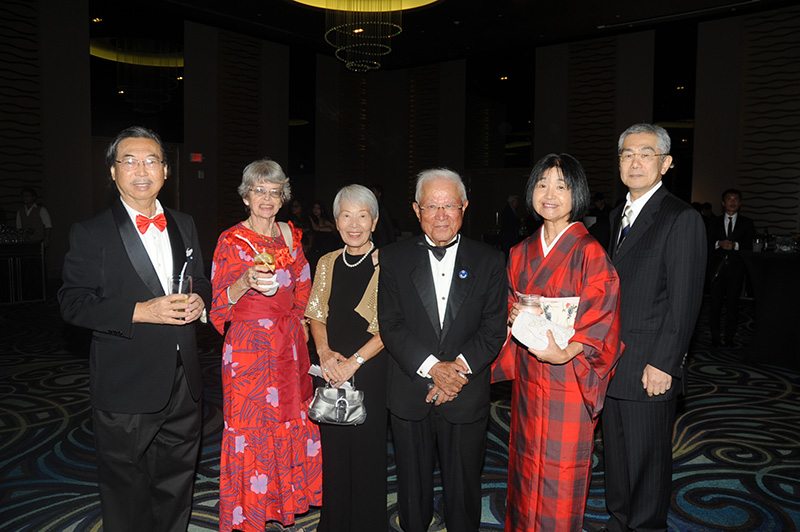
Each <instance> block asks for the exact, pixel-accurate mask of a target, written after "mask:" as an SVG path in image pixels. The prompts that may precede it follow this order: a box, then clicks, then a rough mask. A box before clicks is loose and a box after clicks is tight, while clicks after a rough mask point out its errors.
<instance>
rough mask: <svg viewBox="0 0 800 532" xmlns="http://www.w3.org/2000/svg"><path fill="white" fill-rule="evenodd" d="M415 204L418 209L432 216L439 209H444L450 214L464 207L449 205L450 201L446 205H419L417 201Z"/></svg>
mask: <svg viewBox="0 0 800 532" xmlns="http://www.w3.org/2000/svg"><path fill="white" fill-rule="evenodd" d="M417 205H418V206H419V210H421V211H422V212H423V213H426V214H428V215H430V216H434V215H435V214H436V213H437V212H439V209H444V212H445V213H447V214H451V215H452V214H455V213H457V212H458V211H460V210H461V209H463V208H464V206H463V205H451V204H450V203H448V204H447V205H433V204H431V205H420V204H419V203H417Z"/></svg>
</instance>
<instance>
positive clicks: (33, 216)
mask: <svg viewBox="0 0 800 532" xmlns="http://www.w3.org/2000/svg"><path fill="white" fill-rule="evenodd" d="M20 194H21V196H22V203H24V205H23V207H22V208H21V209H20V210H18V211H17V229H30V230H31V231H33V233H32V235H31V237H30V241H31V242H42V243H43V244H44V247H48V246H49V245H50V231H51V230H52V228H53V224H52V223H51V222H50V213H48V212H47V209H45V208H44V207H41V206H39V205H37V204H36V191H35V190H34V189H33V188H32V187H23V188H22V192H21V193H20Z"/></svg>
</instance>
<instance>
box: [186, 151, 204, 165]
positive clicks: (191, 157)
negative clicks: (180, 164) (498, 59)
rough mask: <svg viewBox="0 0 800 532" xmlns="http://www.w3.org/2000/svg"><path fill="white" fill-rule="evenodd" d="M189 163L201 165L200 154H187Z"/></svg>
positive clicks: (201, 155) (201, 157) (201, 158)
mask: <svg viewBox="0 0 800 532" xmlns="http://www.w3.org/2000/svg"><path fill="white" fill-rule="evenodd" d="M189 162H192V163H202V162H203V154H202V153H190V154H189Z"/></svg>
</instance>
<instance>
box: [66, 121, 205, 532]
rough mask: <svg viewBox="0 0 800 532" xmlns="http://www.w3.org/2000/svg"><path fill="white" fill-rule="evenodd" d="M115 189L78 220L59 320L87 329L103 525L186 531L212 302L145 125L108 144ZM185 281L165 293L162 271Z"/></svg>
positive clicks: (191, 232)
mask: <svg viewBox="0 0 800 532" xmlns="http://www.w3.org/2000/svg"><path fill="white" fill-rule="evenodd" d="M106 164H107V165H108V168H109V171H110V173H111V179H112V181H113V182H114V184H115V185H116V187H117V190H118V191H119V199H118V200H116V201H114V202H113V203H112V205H111V207H110V208H109V209H107V210H105V211H103V212H101V213H100V214H98V215H97V216H95V217H94V218H92V219H90V220H87V221H84V222H79V223H76V224H75V225H73V226H72V229H71V230H70V234H69V251H68V252H67V255H66V257H65V259H64V269H63V278H64V284H63V286H62V287H61V289H60V290H59V292H58V300H59V302H60V304H61V315H62V316H63V317H64V321H66V322H68V323H71V324H73V325H77V326H79V327H85V328H87V329H91V330H92V332H93V338H92V346H91V351H90V360H89V389H90V392H91V402H92V427H93V430H94V441H95V453H96V456H97V475H98V480H99V484H100V507H101V511H102V515H103V523H102V524H103V530H110V531H113V532H126V531H130V532H141V531H143V530H148V531H150V530H152V531H154V532H179V531H185V530H186V529H187V527H188V526H189V519H190V516H191V510H192V489H193V486H194V476H195V467H196V462H197V456H198V452H199V450H200V440H201V437H202V405H201V398H202V378H201V374H200V361H199V360H198V357H197V338H196V335H195V323H196V322H197V320H198V319H199V318H200V317H201V316H202V314H203V311H204V310H205V309H206V308H208V306H209V305H210V303H211V285H210V284H209V282H208V279H206V277H205V273H204V268H203V257H202V254H201V252H200V241H199V240H198V238H197V230H196V229H195V225H194V221H193V220H192V218H191V216H189V215H187V214H184V213H181V212H178V211H174V210H172V209H168V208H164V207H163V206H162V205H161V202H159V201H158V199H157V197H158V193H159V191H160V190H161V188H162V187H163V186H164V182H165V181H166V179H167V177H168V175H169V166H168V164H167V161H166V159H165V155H164V147H163V145H162V144H161V139H160V138H159V137H158V135H157V134H156V133H154V132H153V131H150V130H149V129H145V128H143V127H131V128H128V129H125V130H123V131H122V132H120V133H119V134H118V135H117V137H116V138H115V139H114V141H113V142H112V143H111V145H110V146H109V147H108V150H107V151H106ZM179 275H187V276H191V277H192V281H193V293H192V294H191V296H190V297H189V298H188V300H187V298H186V295H185V294H170V292H171V289H170V288H171V287H170V284H171V283H170V277H171V276H179Z"/></svg>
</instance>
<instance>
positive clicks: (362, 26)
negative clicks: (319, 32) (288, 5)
mask: <svg viewBox="0 0 800 532" xmlns="http://www.w3.org/2000/svg"><path fill="white" fill-rule="evenodd" d="M295 1H296V2H299V3H301V4H307V5H310V6H314V7H320V8H325V41H327V42H328V44H330V45H331V46H333V47H334V48H335V49H336V57H337V58H338V59H340V60H341V61H342V62H344V64H345V66H346V67H347V68H348V69H350V70H353V71H355V72H367V71H369V70H373V69H377V68H380V67H381V58H382V57H383V56H384V55H386V54H388V53H389V52H391V51H392V45H391V39H392V37H397V36H398V35H400V33H401V32H402V31H403V28H402V16H403V15H402V13H403V10H405V9H412V8H415V7H420V6H424V5H427V4H432V3H433V2H435V1H436V0H295Z"/></svg>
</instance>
